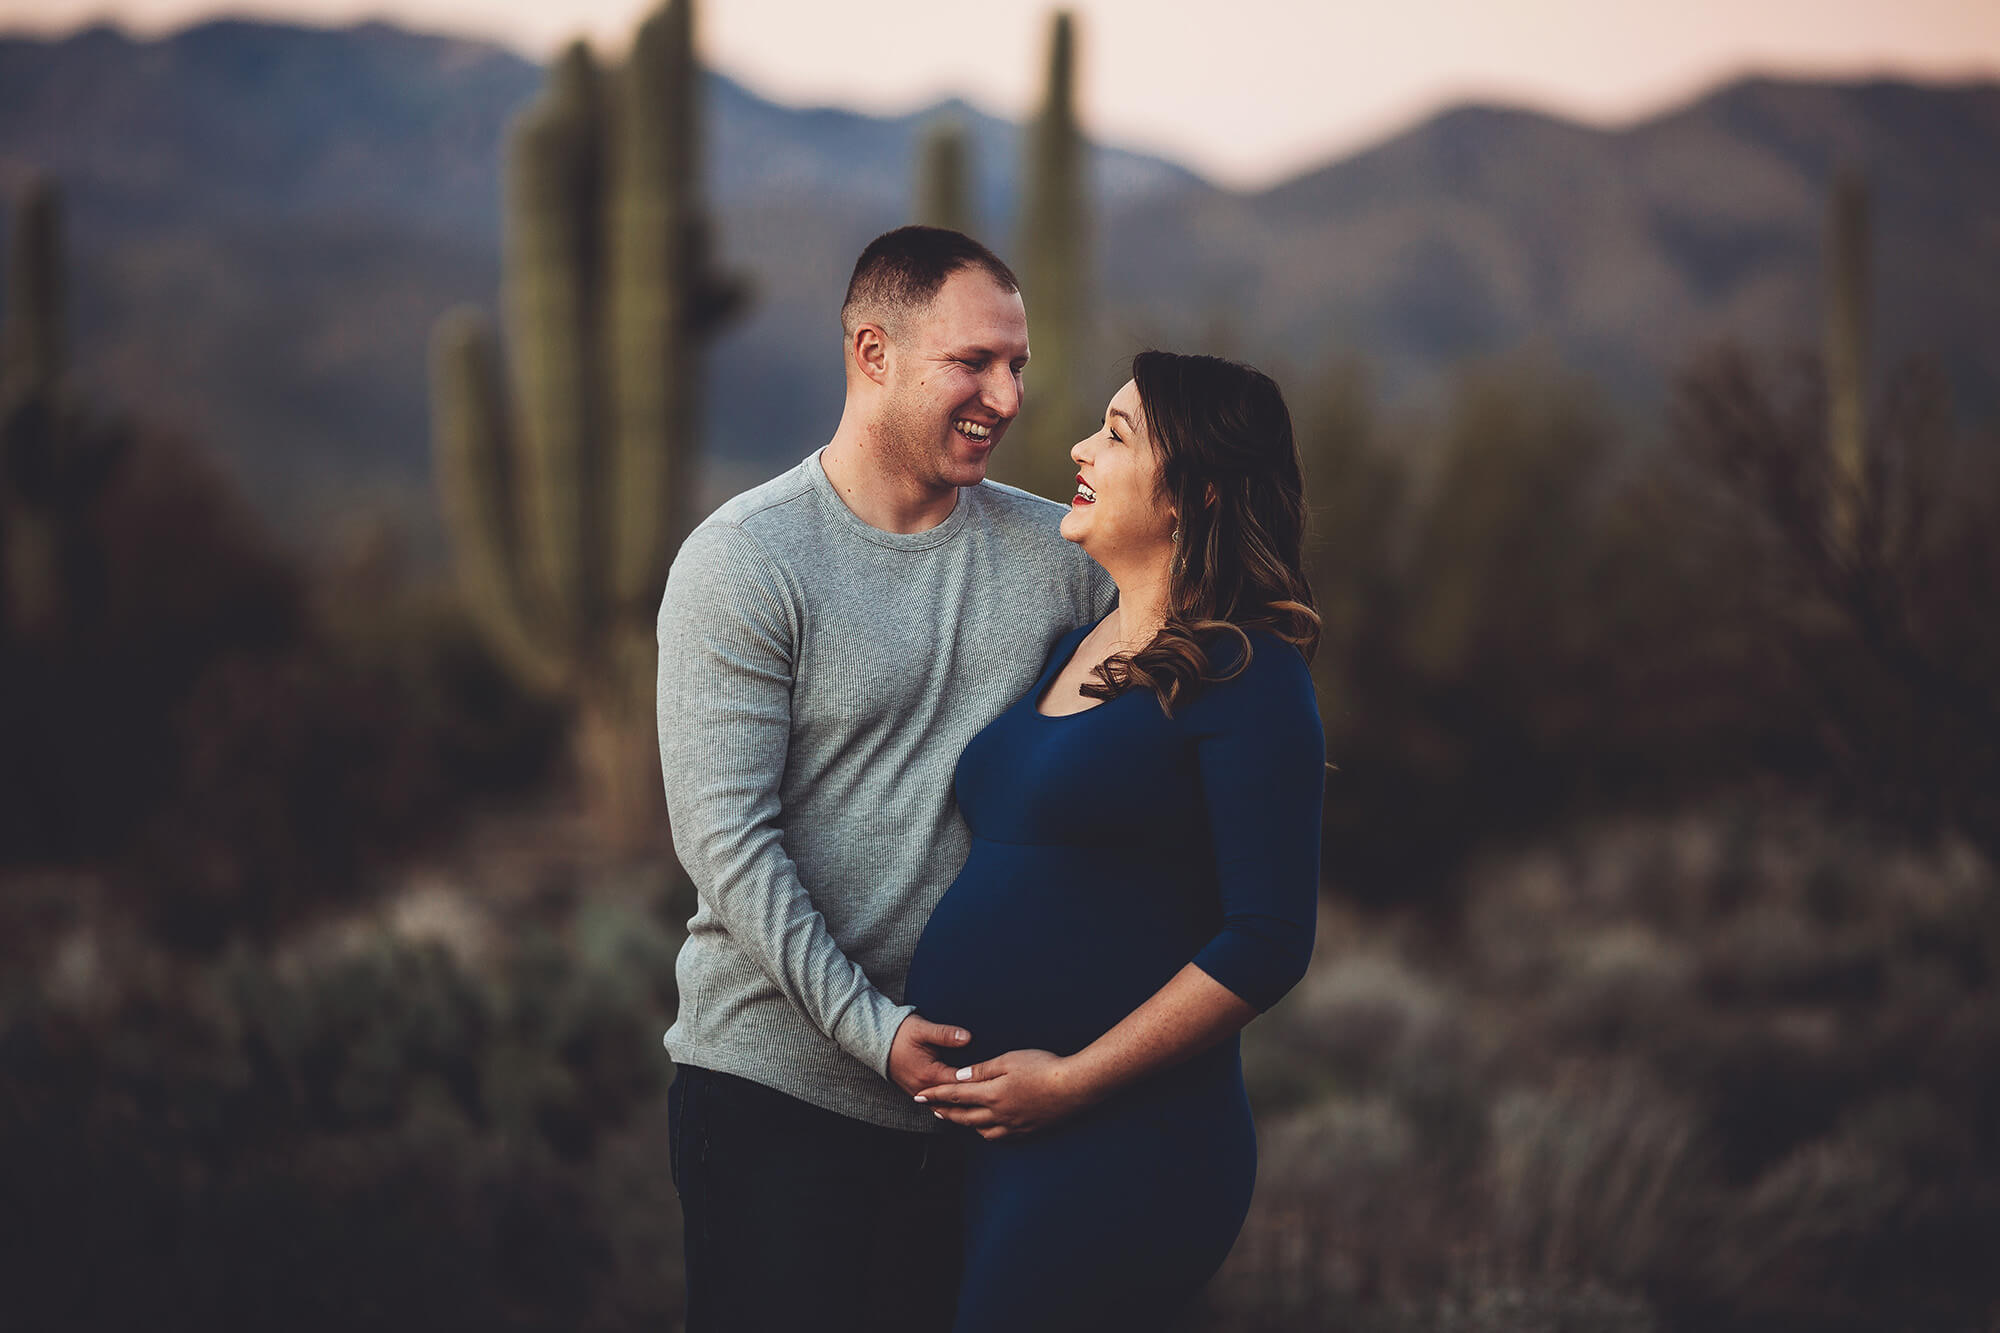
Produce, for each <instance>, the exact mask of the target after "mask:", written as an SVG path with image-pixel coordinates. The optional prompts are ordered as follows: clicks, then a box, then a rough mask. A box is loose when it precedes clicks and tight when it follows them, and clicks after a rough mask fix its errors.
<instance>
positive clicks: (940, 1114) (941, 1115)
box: [931, 1111, 944, 1120]
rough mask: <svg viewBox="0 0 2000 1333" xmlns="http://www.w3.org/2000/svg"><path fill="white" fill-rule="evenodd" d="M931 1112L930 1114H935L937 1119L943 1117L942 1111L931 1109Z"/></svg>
mask: <svg viewBox="0 0 2000 1333" xmlns="http://www.w3.org/2000/svg"><path fill="white" fill-rule="evenodd" d="M931 1114H932V1115H934V1116H936V1117H937V1118H938V1119H940V1120H942V1119H944V1112H943V1111H932V1112H931Z"/></svg>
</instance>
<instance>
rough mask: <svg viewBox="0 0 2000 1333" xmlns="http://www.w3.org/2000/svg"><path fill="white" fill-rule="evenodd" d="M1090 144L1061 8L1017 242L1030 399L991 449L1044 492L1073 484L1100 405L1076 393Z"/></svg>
mask: <svg viewBox="0 0 2000 1333" xmlns="http://www.w3.org/2000/svg"><path fill="white" fill-rule="evenodd" d="M1087 151H1088V150H1087V147H1086V145H1085V143H1084V140H1083V132H1082V130H1081V129H1080V128H1079V126H1078V124H1077V115H1076V25H1075V22H1074V20H1073V19H1072V18H1071V16H1070V15H1069V13H1067V12H1060V13H1058V14H1056V15H1055V16H1054V19H1053V21H1052V23H1051V26H1050V32H1049V60H1048V83H1047V86H1046V88H1045V89H1044V91H1043V95H1042V106H1041V111H1040V113H1039V114H1038V115H1037V116H1036V117H1035V120H1034V123H1033V124H1032V125H1031V126H1030V127H1029V129H1028V143H1027V162H1026V178H1025V180H1024V181H1023V182H1022V211H1021V221H1020V233H1019V236H1018V238H1017V241H1016V245H1017V246H1018V250H1019V255H1020V261H1021V283H1022V296H1023V297H1024V298H1025V300H1026V301H1027V305H1028V332H1029V340H1030V345H1031V347H1032V349H1033V357H1034V360H1033V365H1032V366H1031V367H1030V369H1029V371H1028V378H1027V382H1028V385H1029V391H1028V405H1027V407H1026V408H1025V410H1024V411H1023V412H1022V415H1021V430H1020V432H1019V433H1017V434H1016V435H1015V437H1014V438H1015V441H1016V442H1015V444H1014V445H1013V446H1011V447H1009V448H1003V449H1002V450H1000V451H999V453H997V454H996V455H995V457H996V459H999V460H1001V461H1002V471H1001V475H1002V477H1003V478H1004V479H1006V480H1009V481H1012V482H1014V483H1015V484H1016V485H1019V486H1022V487H1024V488H1026V489H1028V490H1031V491H1034V492H1036V493H1037V494H1040V495H1047V496H1050V497H1067V496H1068V495H1069V494H1070V492H1072V491H1073V490H1075V485H1074V483H1073V481H1072V478H1073V477H1074V476H1075V475H1076V468H1075V466H1074V465H1073V464H1072V463H1071V462H1070V460H1069V451H1070V447H1071V446H1072V445H1074V444H1075V443H1076V441H1077V439H1078V438H1079V437H1081V436H1083V435H1084V434H1087V433H1088V431H1089V428H1090V423H1091V419H1092V418H1093V417H1095V416H1096V414H1097V411H1098V408H1099V407H1100V406H1101V405H1093V404H1089V403H1086V402H1084V401H1083V397H1082V387H1083V382H1084V374H1083V372H1084V371H1086V370H1087V369H1088V367H1087V366H1086V365H1085V364H1083V362H1084V358H1086V357H1087V356H1088V355H1089V343H1088V339H1089V311H1090V297H1089V280H1090V275H1089V272H1088V267H1089V266H1088V259H1087V257H1088V255H1089V253H1090V238H1089V210H1088V207H1087V205H1086V202H1085V193H1086V190H1085V180H1084V173H1085V154H1086V152H1087Z"/></svg>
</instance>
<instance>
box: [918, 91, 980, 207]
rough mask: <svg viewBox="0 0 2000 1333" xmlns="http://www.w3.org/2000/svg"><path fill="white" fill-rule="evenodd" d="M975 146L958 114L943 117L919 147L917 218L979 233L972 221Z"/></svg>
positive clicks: (928, 132) (925, 133)
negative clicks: (972, 179)
mask: <svg viewBox="0 0 2000 1333" xmlns="http://www.w3.org/2000/svg"><path fill="white" fill-rule="evenodd" d="M971 152H972V150H971V146H970V144H969V143H968V141H967V139H966V134H965V125H964V123H963V122H962V121H960V120H959V119H958V117H956V116H952V115H945V116H942V117H940V118H939V119H938V120H937V121H936V122H935V123H933V124H932V125H931V126H930V127H929V128H928V129H927V130H926V131H925V132H924V137H923V142H922V144H921V145H920V146H919V147H918V150H917V182H916V191H915V193H916V220H917V221H918V222H921V223H923V224H924V225H926V226H931V227H949V228H951V229H952V230H953V231H962V232H964V233H965V234H966V235H968V236H974V235H977V234H978V228H977V227H976V226H975V225H974V223H973V221H972V184H971V175H972V171H971V165H970V157H971Z"/></svg>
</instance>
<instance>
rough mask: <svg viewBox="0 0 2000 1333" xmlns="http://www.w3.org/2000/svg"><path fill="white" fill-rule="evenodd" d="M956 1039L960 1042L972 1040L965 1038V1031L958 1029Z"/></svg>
mask: <svg viewBox="0 0 2000 1333" xmlns="http://www.w3.org/2000/svg"><path fill="white" fill-rule="evenodd" d="M958 1039H959V1040H960V1041H971V1040H972V1038H970V1037H968V1036H966V1035H965V1029H964V1028H960V1029H959V1030H958Z"/></svg>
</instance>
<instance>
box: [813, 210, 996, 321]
mask: <svg viewBox="0 0 2000 1333" xmlns="http://www.w3.org/2000/svg"><path fill="white" fill-rule="evenodd" d="M962 268H976V269H980V270H982V271H983V272H985V273H986V274H987V275H988V276H989V277H991V278H992V279H993V281H995V282H997V283H999V284H1000V286H1001V287H1003V288H1004V289H1006V290H1007V291H1010V292H1018V291H1020V290H1021V280H1020V279H1019V278H1017V277H1015V276H1014V270H1013V269H1010V268H1008V267H1007V265H1006V264H1004V263H1002V262H1001V260H1000V256H998V255H996V254H994V253H993V252H992V251H991V250H988V249H987V248H986V247H985V246H983V245H981V244H980V243H979V242H978V241H975V240H973V239H972V238H971V237H970V236H967V235H966V234H965V233H964V232H962V231H952V230H951V229H950V228H948V227H915V226H913V227H898V228H896V230H894V231H889V232H884V233H882V234H881V235H880V236H877V237H876V238H875V239H874V240H872V241H870V242H868V248H867V249H866V250H863V251H862V252H861V258H859V259H857V260H855V261H854V276H853V277H851V278H849V279H848V280H847V299H846V300H845V301H843V302H841V305H840V329H841V332H842V333H844V334H846V335H847V336H848V337H850V338H852V337H853V336H854V331H855V330H856V329H858V328H860V327H861V326H862V325H863V324H871V323H872V324H880V325H882V326H883V327H884V328H888V329H891V331H892V334H893V332H894V331H896V330H897V329H899V328H900V327H901V325H902V323H903V322H904V321H905V320H906V319H907V318H908V316H910V315H911V314H914V313H915V312H917V311H920V310H922V309H923V308H924V307H925V306H928V305H929V304H930V303H931V301H932V300H934V299H935V298H936V296H937V294H938V289H939V288H941V287H943V286H944V284H945V279H947V278H949V277H950V276H951V275H952V274H954V273H956V272H958V271H959V270H960V269H962Z"/></svg>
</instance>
